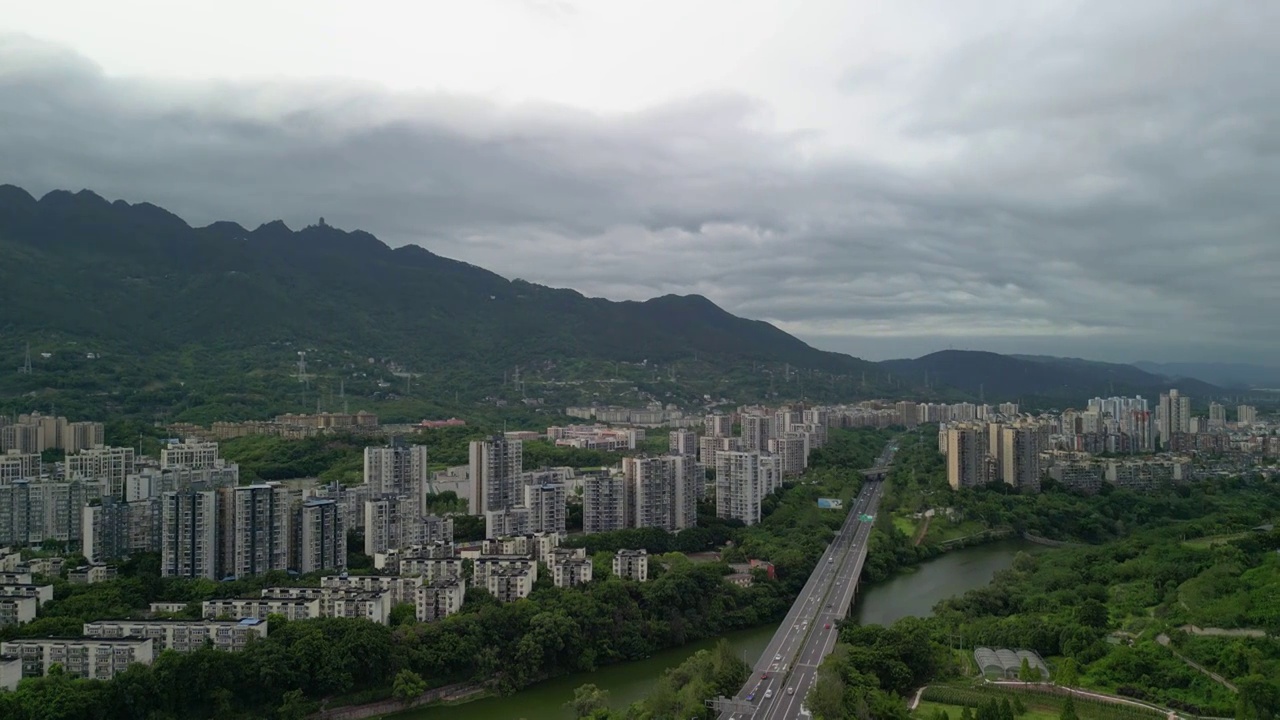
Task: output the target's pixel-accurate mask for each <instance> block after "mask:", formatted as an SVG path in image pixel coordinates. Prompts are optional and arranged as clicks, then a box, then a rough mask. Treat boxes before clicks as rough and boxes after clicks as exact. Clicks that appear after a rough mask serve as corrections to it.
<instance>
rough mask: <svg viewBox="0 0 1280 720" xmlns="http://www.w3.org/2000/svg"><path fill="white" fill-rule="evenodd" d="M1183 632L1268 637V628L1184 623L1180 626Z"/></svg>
mask: <svg viewBox="0 0 1280 720" xmlns="http://www.w3.org/2000/svg"><path fill="white" fill-rule="evenodd" d="M1178 629H1179V630H1181V631H1182V632H1185V633H1191V634H1192V635H1218V636H1223V637H1251V638H1260V637H1266V636H1267V631H1266V630H1257V629H1255V628H1202V627H1196V626H1195V625H1183V626H1182V627H1180V628H1178Z"/></svg>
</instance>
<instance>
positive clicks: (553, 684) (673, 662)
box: [391, 538, 1048, 720]
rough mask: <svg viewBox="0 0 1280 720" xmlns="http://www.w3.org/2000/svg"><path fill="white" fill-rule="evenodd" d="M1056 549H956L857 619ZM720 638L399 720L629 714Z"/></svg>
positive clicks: (884, 586) (874, 599) (886, 585)
mask: <svg viewBox="0 0 1280 720" xmlns="http://www.w3.org/2000/svg"><path fill="white" fill-rule="evenodd" d="M1047 550H1048V548H1046V547H1044V546H1040V545H1036V544H1034V543H1029V542H1026V541H1023V540H1021V539H1017V538H1011V539H1006V540H997V541H994V542H988V543H984V544H980V545H970V546H968V547H964V548H954V549H950V550H949V551H948V552H944V553H941V554H940V555H937V556H935V557H933V558H931V559H928V560H925V561H923V562H921V563H918V564H916V565H913V566H910V567H909V568H902V570H901V571H900V572H899V573H897V574H895V575H894V576H893V577H892V578H890V579H889V580H887V581H884V582H881V583H877V584H875V585H869V586H867V587H866V589H865V590H863V591H861V594H860V600H859V603H858V605H857V607H855V609H854V613H853V614H852V615H851V617H852V618H854V619H855V620H857V621H858V622H862V623H875V624H882V625H889V624H892V623H893V622H894V621H895V620H897V619H899V618H901V617H906V616H908V615H915V616H927V615H929V614H931V613H932V610H933V606H934V605H936V604H937V603H938V602H939V601H940V600H943V599H945V598H947V597H952V596H954V595H957V594H961V593H964V592H967V591H968V590H971V589H974V588H976V587H982V586H983V585H985V584H987V583H988V582H990V580H991V578H992V577H993V576H994V575H995V573H997V572H999V571H1000V570H1003V569H1005V568H1007V567H1010V566H1011V565H1012V564H1013V558H1014V557H1015V556H1016V555H1017V554H1018V553H1019V552H1028V553H1040V552H1045V551H1047ZM776 630H777V624H776V623H770V624H767V625H762V626H758V627H756V628H752V629H748V630H741V631H736V632H733V633H729V634H727V635H725V636H724V639H725V640H728V641H729V643H730V645H731V646H732V647H733V649H734V651H735V652H739V653H742V654H743V656H744V657H745V658H747V659H748V661H750V660H752V659H754V658H755V657H757V656H758V655H759V654H760V653H761V652H763V651H764V648H765V646H766V645H767V644H768V642H769V640H770V639H771V638H772V637H773V634H774V632H775V631H776ZM719 639H720V638H714V639H707V640H702V641H698V642H696V643H692V644H690V645H686V646H683V647H680V648H673V649H670V650H666V651H663V652H660V653H655V654H654V655H653V656H652V657H650V658H646V659H644V660H640V661H636V662H630V663H621V664H617V665H611V666H606V667H603V668H600V669H599V670H596V671H595V672H590V673H575V674H572V675H566V676H562V677H559V678H554V679H551V680H547V681H544V682H541V683H538V684H536V685H532V686H530V687H528V688H525V689H524V690H521V691H519V692H517V693H515V694H513V695H508V696H503V697H498V696H486V697H480V698H477V699H473V700H468V701H466V702H461V703H452V704H432V705H427V706H419V707H415V708H412V709H408V710H404V711H401V712H397V713H395V714H394V715H392V716H391V717H394V718H395V719H396V720H569V719H570V718H572V713H571V712H570V711H569V710H568V709H566V708H565V706H564V705H565V703H567V702H569V701H570V700H572V699H573V691H574V690H575V689H576V688H578V687H580V686H581V685H584V684H586V683H591V684H594V685H596V686H597V687H599V688H600V689H602V690H605V691H608V693H609V705H610V707H612V708H614V709H617V710H622V709H625V708H626V707H628V706H629V705H631V703H633V702H636V701H638V700H640V699H642V698H644V697H647V696H648V695H649V694H650V693H651V692H652V690H653V688H654V687H655V685H656V684H657V682H658V679H659V678H660V677H661V676H662V674H663V673H664V672H665V671H666V670H668V669H670V668H672V667H675V666H677V665H679V664H680V663H682V662H684V661H685V660H687V659H688V658H689V657H691V656H692V655H693V654H694V653H696V652H698V651H699V650H702V649H706V648H710V647H712V646H713V645H715V643H716V642H717V641H718V640H719Z"/></svg>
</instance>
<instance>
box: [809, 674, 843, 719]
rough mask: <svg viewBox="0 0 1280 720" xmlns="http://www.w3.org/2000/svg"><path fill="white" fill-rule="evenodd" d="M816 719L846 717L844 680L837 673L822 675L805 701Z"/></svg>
mask: <svg viewBox="0 0 1280 720" xmlns="http://www.w3.org/2000/svg"><path fill="white" fill-rule="evenodd" d="M805 704H806V705H808V706H809V710H810V711H811V712H812V713H813V716H814V717H815V718H821V719H822V720H837V719H838V718H842V717H845V710H844V680H842V679H841V678H840V677H839V676H838V675H836V674H835V673H822V674H821V675H819V677H818V682H816V683H814V684H813V689H812V690H810V691H809V696H808V697H807V698H806V700H805Z"/></svg>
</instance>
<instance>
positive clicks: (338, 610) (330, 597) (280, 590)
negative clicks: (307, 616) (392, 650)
mask: <svg viewBox="0 0 1280 720" xmlns="http://www.w3.org/2000/svg"><path fill="white" fill-rule="evenodd" d="M262 597H263V598H269V599H291V600H316V601H318V602H319V603H320V615H319V617H345V618H364V619H366V620H372V621H373V622H376V623H381V624H383V625H386V624H387V623H388V622H389V621H390V618H391V595H390V594H388V593H384V592H378V591H363V590H357V589H354V588H343V587H319V588H313V587H273V588H264V589H263V590H262ZM410 602H412V600H411V601H410Z"/></svg>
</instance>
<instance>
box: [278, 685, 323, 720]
mask: <svg viewBox="0 0 1280 720" xmlns="http://www.w3.org/2000/svg"><path fill="white" fill-rule="evenodd" d="M313 709H315V703H313V702H311V701H309V700H307V698H306V696H304V695H303V694H302V691H301V690H290V691H289V692H287V693H285V694H284V697H283V698H281V702H280V707H278V708H276V718H277V720H302V719H303V718H305V717H306V716H308V715H310V714H311V712H312V710H313Z"/></svg>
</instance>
